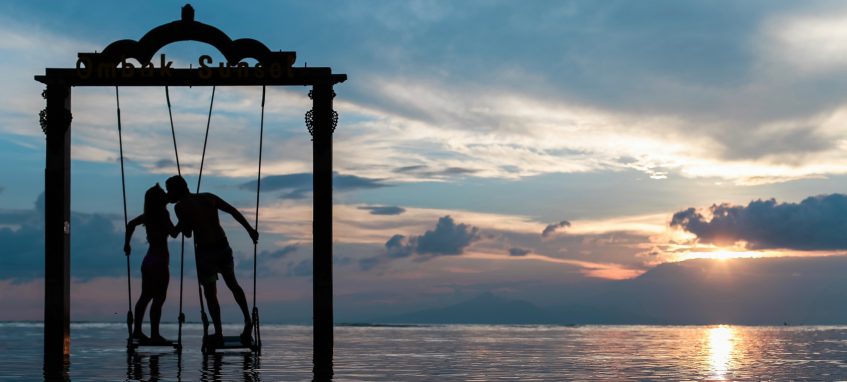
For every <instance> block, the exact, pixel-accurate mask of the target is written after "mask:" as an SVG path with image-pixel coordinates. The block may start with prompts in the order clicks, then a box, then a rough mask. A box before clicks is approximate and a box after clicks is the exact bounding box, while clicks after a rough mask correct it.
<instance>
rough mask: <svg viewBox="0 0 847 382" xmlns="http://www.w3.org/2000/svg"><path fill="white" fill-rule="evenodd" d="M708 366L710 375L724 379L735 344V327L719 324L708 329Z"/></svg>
mask: <svg viewBox="0 0 847 382" xmlns="http://www.w3.org/2000/svg"><path fill="white" fill-rule="evenodd" d="M708 337H709V366H710V372H711V374H712V377H713V378H715V379H718V380H726V379H727V372H728V371H729V366H730V362H732V355H733V348H734V346H735V329H734V328H732V327H730V326H727V325H720V326H717V327H713V328H709V329H708Z"/></svg>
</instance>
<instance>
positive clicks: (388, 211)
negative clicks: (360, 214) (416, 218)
mask: <svg viewBox="0 0 847 382" xmlns="http://www.w3.org/2000/svg"><path fill="white" fill-rule="evenodd" d="M359 209H360V210H365V211H370V212H371V215H400V214H402V213H404V212H406V209H405V208H403V207H397V206H362V207H359Z"/></svg>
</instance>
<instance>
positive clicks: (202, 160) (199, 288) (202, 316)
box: [194, 86, 216, 338]
mask: <svg viewBox="0 0 847 382" xmlns="http://www.w3.org/2000/svg"><path fill="white" fill-rule="evenodd" d="M215 89H216V87H215V86H212V99H211V101H209V116H208V117H207V118H206V136H205V137H204V138H203V154H202V155H201V156H200V174H199V175H198V176H197V191H195V192H196V193H199V192H200V181H201V180H202V179H203V164H205V162H206V145H207V143H208V142H209V126H210V125H211V123H212V106H214V104H215ZM194 264H195V266H197V243H196V242H195V245H194ZM197 291H198V293H199V294H200V319H201V320H202V321H203V337H204V338H205V337H208V336H209V317H208V316H207V315H206V306H205V303H204V299H203V284H202V283H201V282H200V278H199V277H198V278H197Z"/></svg>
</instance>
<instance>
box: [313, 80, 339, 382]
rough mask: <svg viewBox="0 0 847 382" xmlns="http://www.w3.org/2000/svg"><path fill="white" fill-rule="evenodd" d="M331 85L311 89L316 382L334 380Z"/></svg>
mask: <svg viewBox="0 0 847 382" xmlns="http://www.w3.org/2000/svg"><path fill="white" fill-rule="evenodd" d="M334 96H335V93H334V92H333V91H332V84H331V83H320V84H316V85H314V87H313V88H312V116H313V120H312V128H313V131H312V138H313V142H312V147H313V154H312V155H314V158H313V159H312V163H313V173H314V175H313V176H314V178H313V182H314V183H313V185H314V189H313V190H314V191H313V194H314V201H313V212H312V219H313V222H312V236H313V243H312V251H313V252H312V261H313V266H314V267H313V269H314V271H313V272H314V273H313V277H312V283H313V287H312V304H313V305H312V314H313V317H312V320H313V323H314V338H313V341H314V343H313V346H314V349H313V351H314V353H313V357H314V358H313V363H314V369H313V370H312V371H313V374H314V378H315V380H316V381H317V380H329V379H330V378H332V375H333V371H332V347H333V328H332V325H333V315H332V130H333V129H334V126H333V125H334V120H335V117H334V112H333V110H332V98H333V97H334Z"/></svg>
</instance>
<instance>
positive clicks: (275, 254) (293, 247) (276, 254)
mask: <svg viewBox="0 0 847 382" xmlns="http://www.w3.org/2000/svg"><path fill="white" fill-rule="evenodd" d="M298 249H300V245H299V244H289V245H286V246H285V247H282V248H280V249H277V250H275V251H271V252H268V253H263V254H262V256H263V257H264V256H268V257H271V258H273V259H281V258H283V257H286V256H288V255H290V254H292V253H294V252H297V250H298Z"/></svg>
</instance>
